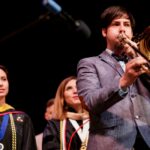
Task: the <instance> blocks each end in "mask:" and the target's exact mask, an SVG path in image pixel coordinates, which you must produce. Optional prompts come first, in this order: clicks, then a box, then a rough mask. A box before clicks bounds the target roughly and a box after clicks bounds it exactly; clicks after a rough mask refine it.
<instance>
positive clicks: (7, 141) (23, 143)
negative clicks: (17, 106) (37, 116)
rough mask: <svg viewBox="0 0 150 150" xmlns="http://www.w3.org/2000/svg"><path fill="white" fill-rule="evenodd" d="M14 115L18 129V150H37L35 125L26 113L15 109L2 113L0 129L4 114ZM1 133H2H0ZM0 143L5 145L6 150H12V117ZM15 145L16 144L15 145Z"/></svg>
mask: <svg viewBox="0 0 150 150" xmlns="http://www.w3.org/2000/svg"><path fill="white" fill-rule="evenodd" d="M7 113H8V114H10V113H11V114H12V116H13V120H14V124H15V128H16V150H37V148H36V142H35V134H34V129H33V124H32V121H31V119H30V117H29V116H28V115H27V114H26V113H24V112H19V111H15V110H13V109H10V110H7V111H5V112H1V113H0V128H1V125H2V120H3V116H4V115H3V114H5V115H6V114H7ZM0 132H1V131H0ZM0 143H1V144H3V145H4V150H12V143H13V141H12V126H11V121H10V116H9V119H8V124H7V127H6V131H5V134H4V137H3V139H1V140H0ZM14 144H15V143H14Z"/></svg>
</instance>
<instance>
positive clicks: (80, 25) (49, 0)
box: [43, 0, 91, 38]
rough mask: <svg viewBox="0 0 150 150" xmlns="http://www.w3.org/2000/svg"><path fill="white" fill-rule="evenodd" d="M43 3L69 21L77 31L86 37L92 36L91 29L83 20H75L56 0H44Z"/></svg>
mask: <svg viewBox="0 0 150 150" xmlns="http://www.w3.org/2000/svg"><path fill="white" fill-rule="evenodd" d="M43 4H44V5H45V6H46V7H47V9H48V10H49V11H50V12H52V13H53V14H55V15H59V16H60V17H61V18H62V19H63V20H65V21H66V22H67V23H69V25H70V27H71V28H72V29H74V30H75V31H76V32H78V33H80V34H81V35H82V36H84V37H85V38H89V37H90V36H91V30H90V29H89V27H88V26H87V25H86V24H85V22H84V21H82V20H75V19H74V18H72V16H71V15H69V14H68V13H67V12H65V11H63V9H62V7H61V6H60V5H58V4H57V3H56V2H55V1H54V0H44V2H43Z"/></svg>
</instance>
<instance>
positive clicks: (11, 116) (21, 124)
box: [0, 65, 36, 150]
mask: <svg viewBox="0 0 150 150" xmlns="http://www.w3.org/2000/svg"><path fill="white" fill-rule="evenodd" d="M8 92H9V81H8V72H7V69H6V68H5V66H2V65H0V150H36V144H35V135H34V130H33V125H32V122H31V119H30V117H29V116H28V115H27V114H26V113H24V112H22V111H16V110H15V108H14V107H12V106H11V105H9V104H7V103H6V96H7V94H8Z"/></svg>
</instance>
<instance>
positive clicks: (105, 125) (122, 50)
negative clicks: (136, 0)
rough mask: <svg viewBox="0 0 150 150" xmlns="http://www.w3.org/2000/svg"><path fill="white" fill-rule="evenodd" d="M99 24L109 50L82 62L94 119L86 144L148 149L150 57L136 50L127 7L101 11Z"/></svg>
mask: <svg viewBox="0 0 150 150" xmlns="http://www.w3.org/2000/svg"><path fill="white" fill-rule="evenodd" d="M100 23H101V27H102V30H101V33H102V36H103V37H104V38H105V40H106V49H105V50H104V51H103V52H102V53H101V54H100V55H99V56H94V57H89V58H84V59H82V60H80V61H79V63H78V66H77V88H78V94H79V96H81V97H83V100H84V101H85V104H86V106H87V108H88V110H89V112H90V118H91V120H90V121H91V123H90V135H89V141H88V148H87V149H88V150H91V149H92V150H131V149H133V148H134V149H135V150H141V149H142V150H148V149H150V90H149V89H150V74H149V62H148V61H147V60H146V59H145V58H144V57H143V56H141V55H139V54H137V52H136V51H135V50H134V49H135V48H136V49H137V48H138V46H137V44H136V43H135V42H133V41H131V39H132V37H133V28H134V25H135V21H134V18H133V16H132V14H131V13H130V12H128V11H127V10H126V9H125V8H123V7H120V6H111V7H108V8H107V9H105V10H104V12H103V13H102V14H101V20H100ZM127 41H128V42H127ZM129 42H130V44H129ZM131 44H132V46H131ZM141 147H142V148H141Z"/></svg>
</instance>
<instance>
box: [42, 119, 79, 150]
mask: <svg viewBox="0 0 150 150" xmlns="http://www.w3.org/2000/svg"><path fill="white" fill-rule="evenodd" d="M75 131H76V130H75V128H74V127H73V126H72V124H71V123H70V121H69V120H68V119H67V123H66V145H67V150H68V146H69V143H70V142H71V147H70V150H80V146H81V140H80V138H79V136H78V134H77V132H76V133H75V135H74V136H73V138H72V140H71V137H72V134H73V133H74V132H75ZM42 147H43V150H60V121H59V120H54V119H52V120H50V121H48V123H47V125H46V127H45V129H44V132H43V146H42Z"/></svg>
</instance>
